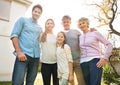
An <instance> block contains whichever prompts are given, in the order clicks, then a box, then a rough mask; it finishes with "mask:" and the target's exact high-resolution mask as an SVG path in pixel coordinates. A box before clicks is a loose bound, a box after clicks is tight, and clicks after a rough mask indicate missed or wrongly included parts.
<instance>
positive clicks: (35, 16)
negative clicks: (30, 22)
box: [32, 7, 42, 21]
mask: <svg viewBox="0 0 120 85" xmlns="http://www.w3.org/2000/svg"><path fill="white" fill-rule="evenodd" d="M41 13H42V11H41V10H40V9H39V8H37V7H36V8H35V9H34V10H33V11H32V18H33V19H34V20H35V21H37V20H38V19H39V17H40V15H41Z"/></svg>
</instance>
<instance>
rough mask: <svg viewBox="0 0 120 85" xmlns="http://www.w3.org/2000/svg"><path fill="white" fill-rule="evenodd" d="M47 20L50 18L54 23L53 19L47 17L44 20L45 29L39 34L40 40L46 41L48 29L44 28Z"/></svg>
mask: <svg viewBox="0 0 120 85" xmlns="http://www.w3.org/2000/svg"><path fill="white" fill-rule="evenodd" d="M49 20H51V21H52V22H53V23H54V21H53V19H47V21H46V22H45V31H44V32H43V33H42V35H41V39H40V41H41V42H46V38H47V32H48V29H47V28H46V24H47V22H48V21H49Z"/></svg>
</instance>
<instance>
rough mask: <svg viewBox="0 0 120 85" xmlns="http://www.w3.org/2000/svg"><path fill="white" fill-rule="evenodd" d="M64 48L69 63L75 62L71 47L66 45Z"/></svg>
mask: <svg viewBox="0 0 120 85" xmlns="http://www.w3.org/2000/svg"><path fill="white" fill-rule="evenodd" d="M64 48H65V52H66V57H67V59H68V61H69V62H73V59H72V54H71V49H70V47H69V45H67V44H65V46H64Z"/></svg>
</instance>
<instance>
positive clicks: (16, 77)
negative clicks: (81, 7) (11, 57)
mask: <svg viewBox="0 0 120 85" xmlns="http://www.w3.org/2000/svg"><path fill="white" fill-rule="evenodd" d="M26 57H27V60H26V61H24V62H21V61H19V60H18V58H17V57H16V61H15V65H14V70H13V75H12V85H23V84H24V78H25V76H26V85H34V81H35V78H36V75H37V72H38V65H39V58H32V57H30V56H28V55H26Z"/></svg>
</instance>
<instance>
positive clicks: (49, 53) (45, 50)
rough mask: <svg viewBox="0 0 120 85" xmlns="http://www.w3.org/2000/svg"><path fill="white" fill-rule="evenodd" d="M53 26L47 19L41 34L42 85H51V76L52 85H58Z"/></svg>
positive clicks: (52, 22)
mask: <svg viewBox="0 0 120 85" xmlns="http://www.w3.org/2000/svg"><path fill="white" fill-rule="evenodd" d="M54 25H55V24H54V21H53V20H52V19H47V21H46V23H45V32H43V33H42V34H41V49H42V57H41V62H42V67H41V72H42V77H43V84H44V85H50V84H51V82H50V80H51V76H52V77H53V85H59V80H58V78H57V58H56V36H55V35H54V34H53V28H54Z"/></svg>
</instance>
